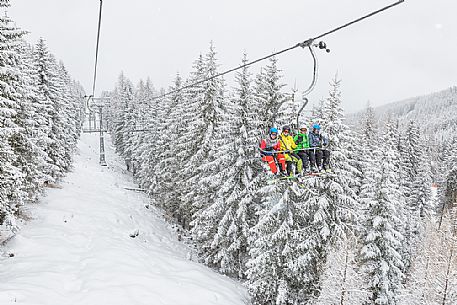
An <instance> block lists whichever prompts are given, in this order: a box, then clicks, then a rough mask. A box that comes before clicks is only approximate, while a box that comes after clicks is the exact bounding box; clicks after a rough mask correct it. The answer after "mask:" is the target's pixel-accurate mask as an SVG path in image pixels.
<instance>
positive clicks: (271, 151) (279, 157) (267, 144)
mask: <svg viewBox="0 0 457 305" xmlns="http://www.w3.org/2000/svg"><path fill="white" fill-rule="evenodd" d="M280 149H281V144H280V143H279V140H278V129H276V128H274V127H272V128H270V132H269V136H268V137H267V138H266V139H263V140H262V141H261V142H260V150H261V154H262V161H264V162H268V165H269V166H270V169H271V172H272V173H273V174H275V175H276V174H277V173H278V168H277V166H276V161H277V162H278V163H279V164H280V165H281V173H285V172H286V159H285V156H284V155H283V154H281V153H276V152H275V151H278V150H280ZM275 159H276V161H275Z"/></svg>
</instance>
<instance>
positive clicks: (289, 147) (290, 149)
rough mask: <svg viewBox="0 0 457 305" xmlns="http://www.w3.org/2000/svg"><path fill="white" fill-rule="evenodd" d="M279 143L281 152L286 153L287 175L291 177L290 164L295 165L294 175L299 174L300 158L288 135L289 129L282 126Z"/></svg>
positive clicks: (295, 145) (292, 139)
mask: <svg viewBox="0 0 457 305" xmlns="http://www.w3.org/2000/svg"><path fill="white" fill-rule="evenodd" d="M279 141H280V142H281V151H287V153H286V155H285V156H286V163H287V175H289V176H291V175H292V163H296V167H295V174H299V173H301V172H302V170H303V163H302V160H301V158H300V157H299V156H298V155H297V153H296V152H295V149H296V148H297V144H295V142H294V138H292V136H291V135H290V127H289V126H284V127H283V128H282V133H281V135H280V136H279Z"/></svg>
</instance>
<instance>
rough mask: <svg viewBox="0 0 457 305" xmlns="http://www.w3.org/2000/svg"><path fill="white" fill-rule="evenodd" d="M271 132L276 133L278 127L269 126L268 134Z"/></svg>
mask: <svg viewBox="0 0 457 305" xmlns="http://www.w3.org/2000/svg"><path fill="white" fill-rule="evenodd" d="M272 133H276V134H277V133H278V129H277V128H274V127H271V128H270V134H272Z"/></svg>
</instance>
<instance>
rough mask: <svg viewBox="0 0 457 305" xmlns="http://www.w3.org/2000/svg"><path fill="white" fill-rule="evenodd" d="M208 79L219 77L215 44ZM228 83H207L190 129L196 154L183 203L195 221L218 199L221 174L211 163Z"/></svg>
mask: <svg viewBox="0 0 457 305" xmlns="http://www.w3.org/2000/svg"><path fill="white" fill-rule="evenodd" d="M203 67H204V70H203V71H204V74H203V75H202V76H203V77H204V78H208V77H212V76H214V75H216V74H217V62H216V52H215V50H214V46H213V44H212V43H211V45H210V49H209V52H208V53H207V55H206V56H205V59H204V66H203ZM223 104H224V81H223V80H222V79H220V78H213V79H211V80H209V81H207V82H204V83H203V84H202V86H201V91H200V92H198V93H197V95H196V104H194V106H196V107H195V108H194V109H195V113H196V114H197V113H199V114H198V115H197V116H196V117H195V118H194V121H192V122H191V123H190V125H189V126H188V130H189V132H190V133H191V137H190V138H189V139H192V140H193V142H194V143H193V145H192V146H193V148H194V150H193V152H195V153H193V154H192V155H190V157H189V159H188V164H187V166H188V169H189V170H190V171H188V172H187V173H188V174H189V177H188V178H187V177H186V179H187V180H186V182H185V183H186V184H187V185H186V190H188V193H186V194H185V197H184V198H183V204H184V205H186V206H187V207H188V208H190V210H188V211H190V215H192V217H193V218H194V217H195V216H196V213H197V212H199V211H201V210H202V209H203V208H204V207H206V206H208V205H210V204H211V203H212V201H213V200H214V194H215V192H214V187H216V186H215V185H214V184H213V183H210V182H211V180H212V177H213V176H215V175H216V174H217V169H216V168H215V167H214V166H213V164H211V161H212V160H214V159H213V155H212V154H213V152H214V151H215V150H217V147H215V146H214V142H213V141H214V139H215V138H216V132H217V130H218V127H219V126H220V124H221V119H222V114H223V113H224V112H225V110H224V106H223Z"/></svg>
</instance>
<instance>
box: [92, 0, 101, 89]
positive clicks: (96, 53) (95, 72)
mask: <svg viewBox="0 0 457 305" xmlns="http://www.w3.org/2000/svg"><path fill="white" fill-rule="evenodd" d="M102 6H103V0H100V12H99V14H98V30H97V45H96V47H95V66H94V83H93V85H92V97H93V96H95V84H96V81H97V64H98V46H99V44H100V28H101V26H102Z"/></svg>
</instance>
